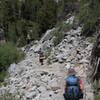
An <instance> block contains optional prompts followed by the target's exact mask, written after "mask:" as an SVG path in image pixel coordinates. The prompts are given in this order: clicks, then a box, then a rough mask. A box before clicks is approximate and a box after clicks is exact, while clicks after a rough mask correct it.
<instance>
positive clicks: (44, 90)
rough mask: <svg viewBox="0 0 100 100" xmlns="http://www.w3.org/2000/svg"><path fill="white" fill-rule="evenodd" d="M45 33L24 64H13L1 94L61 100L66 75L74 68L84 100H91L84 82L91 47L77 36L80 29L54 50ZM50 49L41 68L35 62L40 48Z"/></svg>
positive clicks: (42, 99)
mask: <svg viewBox="0 0 100 100" xmlns="http://www.w3.org/2000/svg"><path fill="white" fill-rule="evenodd" d="M51 31H54V29H52V30H50V31H47V33H46V34H45V35H44V37H43V38H42V39H41V40H40V41H37V42H36V43H35V44H34V45H33V46H32V47H31V48H30V49H29V51H28V52H26V57H25V59H24V60H23V61H21V62H20V63H18V64H12V65H11V66H10V68H9V70H8V72H9V76H8V77H7V78H6V79H5V82H6V83H7V86H2V87H1V88H0V94H4V93H5V92H6V93H10V94H13V95H14V96H15V100H18V99H19V98H21V100H64V98H63V93H64V82H65V78H66V75H67V71H68V69H69V68H70V67H74V68H75V70H76V72H77V75H78V76H80V77H81V78H82V80H83V84H84V94H85V95H84V99H83V100H94V98H93V90H92V88H91V84H90V83H88V81H87V72H88V66H89V61H90V54H91V50H92V47H93V44H92V43H90V42H89V40H88V39H84V38H82V37H81V36H80V34H81V27H78V28H77V29H76V30H73V29H71V30H70V31H69V32H66V33H65V37H64V39H63V40H62V42H61V43H60V44H59V45H57V46H56V47H54V46H53V40H52V38H53V37H52V38H51V37H50V36H51V35H50V34H51ZM40 47H41V48H43V49H44V50H45V49H46V48H52V50H51V54H50V56H49V58H48V59H49V60H50V62H51V64H50V65H49V64H48V63H47V62H48V59H46V60H45V62H44V65H43V66H41V65H40V63H39V61H38V54H37V51H38V50H39V48H40Z"/></svg>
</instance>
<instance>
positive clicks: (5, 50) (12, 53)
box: [0, 43, 24, 81]
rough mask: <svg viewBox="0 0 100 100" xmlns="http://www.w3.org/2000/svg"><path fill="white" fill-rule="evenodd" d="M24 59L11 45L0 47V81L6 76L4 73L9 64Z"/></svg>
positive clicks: (6, 44)
mask: <svg viewBox="0 0 100 100" xmlns="http://www.w3.org/2000/svg"><path fill="white" fill-rule="evenodd" d="M23 57H24V54H23V53H22V52H21V51H20V50H18V49H17V48H16V47H15V46H14V45H13V44H11V43H4V44H1V45H0V73H1V74H0V81H3V77H4V76H5V75H6V71H7V69H8V67H9V65H10V64H11V63H14V62H15V63H17V62H19V61H20V60H21V59H22V58H23Z"/></svg>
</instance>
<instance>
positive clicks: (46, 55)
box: [45, 48, 51, 58]
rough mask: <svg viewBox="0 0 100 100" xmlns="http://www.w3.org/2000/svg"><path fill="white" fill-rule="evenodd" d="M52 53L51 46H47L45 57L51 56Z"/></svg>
mask: <svg viewBox="0 0 100 100" xmlns="http://www.w3.org/2000/svg"><path fill="white" fill-rule="evenodd" d="M50 54H51V48H47V49H46V50H45V57H46V58H48V57H49V56H50Z"/></svg>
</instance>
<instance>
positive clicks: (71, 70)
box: [68, 68, 76, 75]
mask: <svg viewBox="0 0 100 100" xmlns="http://www.w3.org/2000/svg"><path fill="white" fill-rule="evenodd" d="M68 75H76V71H75V70H74V68H70V69H69V70H68Z"/></svg>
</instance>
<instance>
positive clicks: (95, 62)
mask: <svg viewBox="0 0 100 100" xmlns="http://www.w3.org/2000/svg"><path fill="white" fill-rule="evenodd" d="M90 66H91V70H90V75H89V77H90V78H91V80H92V81H94V80H96V81H97V82H98V81H99V78H100V77H99V76H100V34H99V35H98V37H97V39H96V42H95V43H94V47H93V49H92V53H91V62H90Z"/></svg>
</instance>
